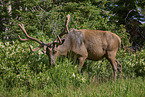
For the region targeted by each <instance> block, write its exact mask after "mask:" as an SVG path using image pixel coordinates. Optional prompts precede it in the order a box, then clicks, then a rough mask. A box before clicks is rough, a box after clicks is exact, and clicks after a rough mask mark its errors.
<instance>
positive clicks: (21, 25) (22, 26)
mask: <svg viewBox="0 0 145 97" xmlns="http://www.w3.org/2000/svg"><path fill="white" fill-rule="evenodd" d="M19 26H20V27H21V29H22V30H23V32H24V33H25V35H26V37H27V38H28V39H22V38H21V37H20V36H19V35H18V37H19V39H20V40H22V41H27V40H33V41H36V42H38V43H39V44H42V43H43V42H41V41H40V40H38V39H36V38H33V37H30V36H29V35H28V33H27V32H26V30H25V28H24V25H23V24H19Z"/></svg>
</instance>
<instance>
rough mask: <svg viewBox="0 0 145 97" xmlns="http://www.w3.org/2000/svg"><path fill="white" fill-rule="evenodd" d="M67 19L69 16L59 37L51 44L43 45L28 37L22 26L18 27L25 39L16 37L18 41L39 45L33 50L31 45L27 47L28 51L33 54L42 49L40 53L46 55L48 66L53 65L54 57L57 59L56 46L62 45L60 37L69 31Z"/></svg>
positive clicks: (68, 16)
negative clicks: (32, 42) (33, 42)
mask: <svg viewBox="0 0 145 97" xmlns="http://www.w3.org/2000/svg"><path fill="white" fill-rule="evenodd" d="M69 19H70V15H69V14H68V15H67V21H66V23H65V27H64V30H63V31H62V32H61V33H60V34H59V35H57V38H56V39H55V40H54V41H53V42H50V43H45V42H42V41H40V40H38V39H37V38H33V37H30V36H29V35H28V33H27V32H26V30H25V27H24V25H23V24H19V26H20V28H21V29H22V30H23V32H24V34H25V35H26V37H27V39H22V38H21V37H20V36H19V35H18V37H19V39H20V40H21V41H28V40H31V41H35V42H37V43H39V44H40V45H39V46H38V47H37V48H35V49H33V47H32V46H31V45H29V46H30V50H31V51H32V52H34V51H37V50H39V49H40V48H43V49H44V50H42V52H43V53H46V54H47V55H48V57H49V64H50V65H51V63H52V62H53V65H54V64H55V60H56V57H57V49H58V46H59V45H61V44H62V43H63V42H62V40H61V38H60V37H62V36H63V35H65V34H67V33H69V30H68V23H69ZM51 61H52V62H51Z"/></svg>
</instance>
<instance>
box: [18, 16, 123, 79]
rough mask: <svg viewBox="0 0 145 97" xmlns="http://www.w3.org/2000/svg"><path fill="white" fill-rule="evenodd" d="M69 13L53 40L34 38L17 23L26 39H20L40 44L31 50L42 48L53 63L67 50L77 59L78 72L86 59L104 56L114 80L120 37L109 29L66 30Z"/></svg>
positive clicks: (97, 58) (95, 59)
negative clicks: (63, 27) (63, 25)
mask: <svg viewBox="0 0 145 97" xmlns="http://www.w3.org/2000/svg"><path fill="white" fill-rule="evenodd" d="M69 18H70V15H67V21H66V26H65V29H64V31H63V32H61V33H60V34H59V35H57V38H56V39H55V41H53V42H50V43H45V42H42V41H40V40H38V39H36V38H33V37H30V36H29V35H28V34H27V32H26V30H25V28H24V25H23V24H19V26H20V27H21V28H22V30H23V32H24V33H25V35H26V37H27V39H22V38H21V37H20V36H19V39H20V40H21V41H27V40H32V41H36V42H38V43H39V44H40V46H38V47H37V48H36V49H32V46H30V49H31V51H37V50H38V49H40V48H44V53H46V54H47V55H48V57H49V63H50V64H51V63H52V64H53V65H55V61H56V59H57V57H58V56H61V55H67V53H68V52H72V53H74V54H75V55H76V57H77V58H78V59H79V72H81V68H82V66H83V64H84V62H85V60H86V59H90V60H94V61H97V60H101V59H103V58H104V57H105V58H106V59H108V61H109V62H110V63H111V65H112V68H113V71H114V80H115V81H116V77H117V65H116V64H115V61H116V62H118V61H117V60H116V58H115V57H116V53H117V51H118V48H119V46H120V45H121V39H120V38H119V36H117V35H116V34H114V33H112V32H110V31H101V30H87V29H80V30H77V29H71V30H70V31H69V30H68V22H69Z"/></svg>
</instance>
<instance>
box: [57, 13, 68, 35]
mask: <svg viewBox="0 0 145 97" xmlns="http://www.w3.org/2000/svg"><path fill="white" fill-rule="evenodd" d="M66 17H67V20H66V23H65V28H64V31H62V32H61V33H60V34H59V37H61V36H63V35H64V34H67V33H69V30H68V23H69V21H70V15H69V14H68V15H67V16H66Z"/></svg>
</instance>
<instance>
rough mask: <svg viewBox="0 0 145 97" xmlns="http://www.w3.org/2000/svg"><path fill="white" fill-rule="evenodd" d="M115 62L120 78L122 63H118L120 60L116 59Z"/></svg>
mask: <svg viewBox="0 0 145 97" xmlns="http://www.w3.org/2000/svg"><path fill="white" fill-rule="evenodd" d="M116 64H117V69H118V70H119V72H120V78H121V77H122V65H121V64H120V62H119V61H118V60H117V59H116ZM118 65H119V66H118Z"/></svg>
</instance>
